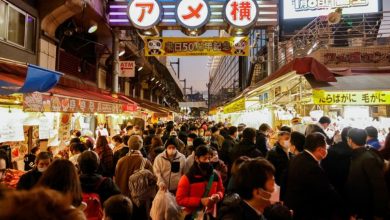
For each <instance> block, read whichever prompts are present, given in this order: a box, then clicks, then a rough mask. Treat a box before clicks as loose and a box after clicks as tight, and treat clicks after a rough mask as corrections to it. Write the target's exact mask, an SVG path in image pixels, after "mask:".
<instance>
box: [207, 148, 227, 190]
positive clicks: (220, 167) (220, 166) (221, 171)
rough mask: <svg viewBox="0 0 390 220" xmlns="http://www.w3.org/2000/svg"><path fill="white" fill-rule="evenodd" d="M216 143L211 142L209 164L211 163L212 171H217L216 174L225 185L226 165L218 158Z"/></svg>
mask: <svg viewBox="0 0 390 220" xmlns="http://www.w3.org/2000/svg"><path fill="white" fill-rule="evenodd" d="M216 147H217V146H216V144H213V143H212V144H211V147H210V149H211V152H212V153H213V157H212V158H211V164H212V165H213V168H214V171H215V172H216V173H218V175H219V176H220V177H221V179H222V183H223V184H224V185H227V179H228V178H227V177H228V167H227V166H226V165H225V163H224V162H223V161H222V160H221V159H219V156H218V151H217V148H216Z"/></svg>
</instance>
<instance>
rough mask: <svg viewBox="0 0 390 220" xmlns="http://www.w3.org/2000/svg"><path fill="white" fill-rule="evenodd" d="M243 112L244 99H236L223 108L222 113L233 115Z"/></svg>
mask: <svg viewBox="0 0 390 220" xmlns="http://www.w3.org/2000/svg"><path fill="white" fill-rule="evenodd" d="M243 110H245V98H241V99H238V100H236V101H234V102H232V103H230V104H228V105H226V106H225V107H223V113H225V114H228V113H234V112H239V111H243Z"/></svg>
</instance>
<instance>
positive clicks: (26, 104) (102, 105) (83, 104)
mask: <svg viewBox="0 0 390 220" xmlns="http://www.w3.org/2000/svg"><path fill="white" fill-rule="evenodd" d="M23 110H24V111H27V112H67V113H76V112H79V113H101V114H120V113H122V112H123V109H122V104H116V103H107V102H98V101H92V100H84V99H75V98H67V97H58V96H48V95H42V94H40V93H32V94H25V95H24V101H23Z"/></svg>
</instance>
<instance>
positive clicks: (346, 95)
mask: <svg viewBox="0 0 390 220" xmlns="http://www.w3.org/2000/svg"><path fill="white" fill-rule="evenodd" d="M313 101H314V104H316V105H389V104H390V91H351V92H328V91H324V90H313Z"/></svg>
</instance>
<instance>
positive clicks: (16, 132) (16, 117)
mask: <svg viewBox="0 0 390 220" xmlns="http://www.w3.org/2000/svg"><path fill="white" fill-rule="evenodd" d="M13 111H14V112H13ZM22 114H23V113H22V112H21V111H20V110H19V109H12V110H11V109H5V108H2V109H1V110H0V115H1V123H0V142H7V141H24V131H23V116H22Z"/></svg>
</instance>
